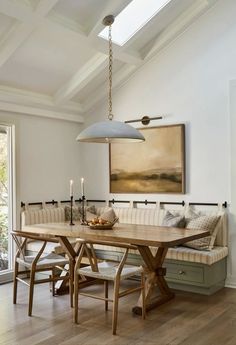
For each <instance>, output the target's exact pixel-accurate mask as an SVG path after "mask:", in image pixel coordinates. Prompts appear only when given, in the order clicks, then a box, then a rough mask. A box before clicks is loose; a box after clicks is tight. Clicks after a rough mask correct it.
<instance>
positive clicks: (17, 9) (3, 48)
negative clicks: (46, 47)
mask: <svg viewBox="0 0 236 345" xmlns="http://www.w3.org/2000/svg"><path fill="white" fill-rule="evenodd" d="M57 2H58V0H41V1H40V2H39V3H38V6H37V8H36V10H35V11H32V10H30V8H28V7H27V6H25V5H24V4H21V5H20V4H19V3H18V2H14V3H13V2H10V1H9V0H1V1H0V13H3V14H5V15H8V16H11V17H13V18H15V19H17V20H18V22H17V23H16V24H15V25H14V26H13V27H12V29H11V30H10V31H9V32H8V33H7V34H6V35H5V37H4V38H3V39H2V41H1V42H0V67H1V66H2V65H3V64H4V63H5V62H6V61H7V60H8V59H9V58H10V57H11V55H12V54H13V53H14V52H15V51H16V50H17V48H18V47H19V46H20V45H21V44H22V43H23V42H24V41H25V40H26V39H27V38H28V37H29V35H30V34H31V33H32V31H33V30H34V29H35V28H36V27H37V26H38V25H39V24H40V23H41V21H42V20H43V19H44V18H45V16H46V15H47V14H48V12H49V11H50V10H51V9H52V8H53V6H55V4H56V3H57Z"/></svg>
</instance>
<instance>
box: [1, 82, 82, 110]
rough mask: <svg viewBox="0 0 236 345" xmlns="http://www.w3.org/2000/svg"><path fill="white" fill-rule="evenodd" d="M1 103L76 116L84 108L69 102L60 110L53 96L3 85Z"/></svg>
mask: <svg viewBox="0 0 236 345" xmlns="http://www.w3.org/2000/svg"><path fill="white" fill-rule="evenodd" d="M0 101H2V102H6V103H14V104H18V105H24V106H25V105H27V106H30V107H33V108H44V109H47V110H53V111H59V112H60V111H62V112H66V113H71V114H74V115H76V116H78V115H79V114H81V113H82V112H83V108H82V106H81V104H80V103H77V102H76V103H75V102H67V103H66V104H63V105H60V108H58V107H57V106H56V105H55V102H54V100H53V98H52V97H51V96H46V95H44V94H40V93H36V92H30V91H25V90H21V89H16V88H12V87H7V86H3V85H0Z"/></svg>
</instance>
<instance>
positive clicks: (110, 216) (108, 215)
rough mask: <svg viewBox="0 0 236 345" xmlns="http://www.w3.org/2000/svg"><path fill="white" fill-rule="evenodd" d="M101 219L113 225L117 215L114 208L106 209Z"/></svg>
mask: <svg viewBox="0 0 236 345" xmlns="http://www.w3.org/2000/svg"><path fill="white" fill-rule="evenodd" d="M99 218H101V219H104V220H107V221H108V222H110V223H113V221H114V220H115V218H116V214H115V211H114V210H113V208H112V207H109V208H107V209H105V211H104V212H103V213H102V214H101V215H100V217H99Z"/></svg>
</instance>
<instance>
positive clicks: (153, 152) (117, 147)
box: [110, 124, 185, 193]
mask: <svg viewBox="0 0 236 345" xmlns="http://www.w3.org/2000/svg"><path fill="white" fill-rule="evenodd" d="M140 131H141V133H142V134H143V135H144V137H145V142H142V143H129V144H111V145H110V192H111V193H184V192H185V127H184V125H183V124H181V125H171V126H161V127H150V128H142V129H140Z"/></svg>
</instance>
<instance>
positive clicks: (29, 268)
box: [11, 231, 73, 316]
mask: <svg viewBox="0 0 236 345" xmlns="http://www.w3.org/2000/svg"><path fill="white" fill-rule="evenodd" d="M11 235H12V237H13V239H14V241H15V243H16V247H17V251H16V254H15V260H14V276H13V303H14V304H16V302H17V285H18V281H19V282H21V283H24V284H25V285H27V286H28V287H29V305H28V315H29V316H32V308H33V295H34V285H35V284H42V283H48V282H51V283H52V294H53V296H54V295H55V282H56V281H58V280H70V281H71V275H70V274H69V271H68V272H67V275H66V276H65V275H62V276H58V275H56V271H57V270H58V269H59V270H61V271H64V267H65V265H67V266H68V264H69V260H67V259H66V258H65V257H63V256H62V255H57V254H55V253H50V254H47V255H46V254H44V253H43V252H44V249H45V247H46V244H47V242H55V243H58V241H57V240H56V239H55V238H52V237H50V238H49V237H42V236H37V235H34V234H29V233H26V232H23V231H13V232H12V233H11ZM31 240H37V241H41V242H42V245H41V248H40V250H39V252H38V253H37V255H35V256H29V255H25V253H26V245H27V242H28V241H31ZM22 268H23V269H22ZM46 271H50V273H51V274H48V276H47V278H43V279H37V277H36V273H42V272H44V273H46ZM22 276H23V277H22ZM27 277H29V279H27ZM28 280H29V282H28ZM69 285H70V295H71V296H72V295H73V291H72V282H71V283H70V284H69Z"/></svg>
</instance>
